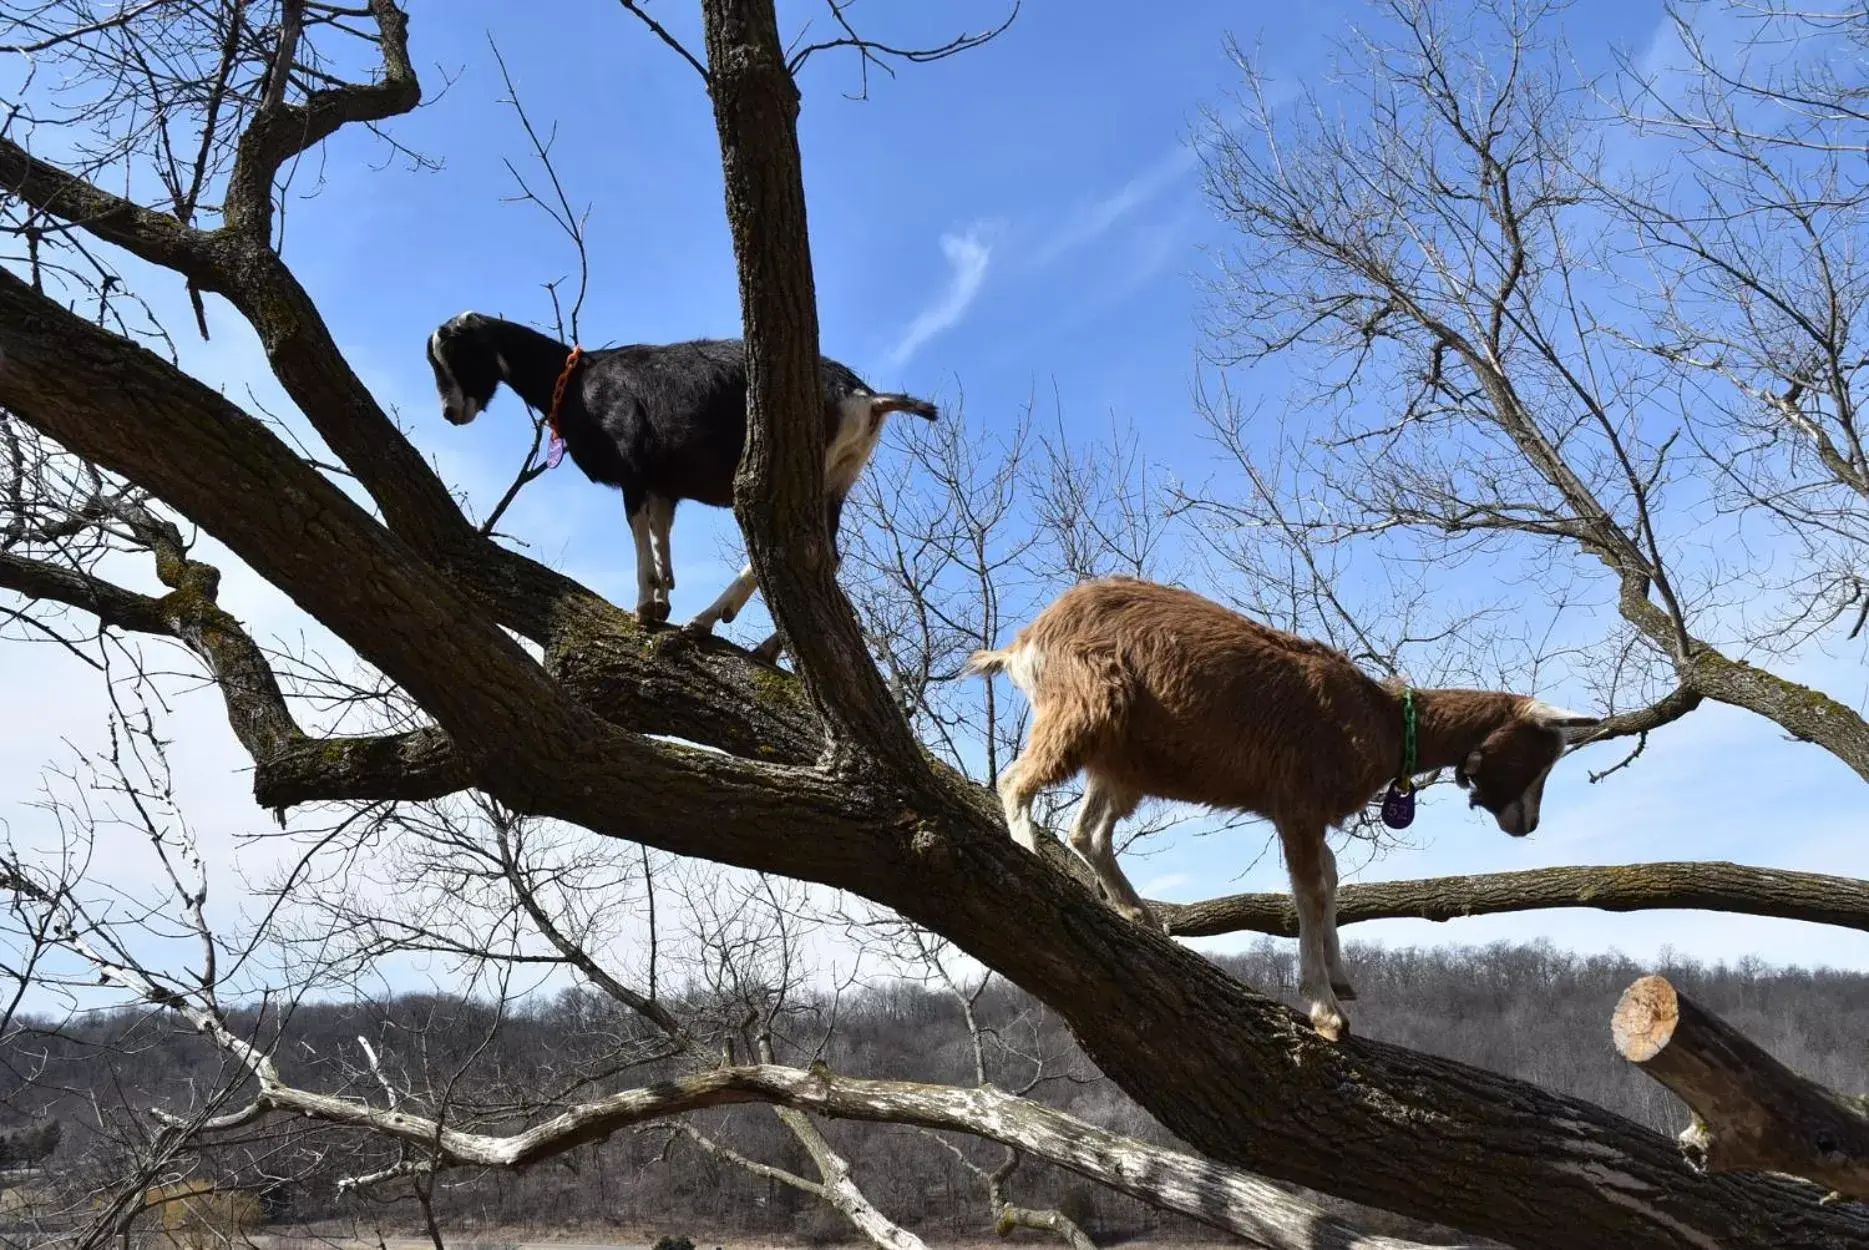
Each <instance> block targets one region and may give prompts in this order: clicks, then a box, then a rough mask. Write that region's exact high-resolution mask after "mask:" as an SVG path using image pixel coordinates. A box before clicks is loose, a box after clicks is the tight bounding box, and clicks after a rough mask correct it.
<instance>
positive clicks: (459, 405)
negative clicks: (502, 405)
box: [428, 312, 504, 425]
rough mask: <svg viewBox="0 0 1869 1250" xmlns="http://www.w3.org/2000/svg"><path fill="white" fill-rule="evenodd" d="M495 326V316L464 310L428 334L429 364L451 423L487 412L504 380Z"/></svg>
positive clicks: (468, 419)
mask: <svg viewBox="0 0 1869 1250" xmlns="http://www.w3.org/2000/svg"><path fill="white" fill-rule="evenodd" d="M492 328H493V320H492V318H490V317H483V316H482V315H481V314H479V313H476V312H464V313H462V314H461V315H460V316H458V317H450V318H449V319H448V320H446V321H444V322H442V323H441V327H440V328H439V329H437V330H436V331H435V332H434V333H433V334H431V335H429V336H428V366H429V368H431V369H433V370H434V371H435V392H436V393H437V394H438V395H440V396H441V415H442V416H443V417H445V418H447V420H448V422H449V423H450V424H451V425H466V424H467V423H468V422H469V421H472V420H473V419H474V418H475V417H477V416H479V415H480V414H481V413H482V412H484V411H485V410H486V407H487V404H488V402H489V401H490V400H492V398H493V392H494V391H496V390H498V389H499V388H500V382H501V381H502V380H503V379H504V372H503V369H502V367H501V363H500V356H499V352H498V351H497V350H496V349H495V347H494V346H493V343H492V342H491V335H490V333H489V331H490V330H491V329H492Z"/></svg>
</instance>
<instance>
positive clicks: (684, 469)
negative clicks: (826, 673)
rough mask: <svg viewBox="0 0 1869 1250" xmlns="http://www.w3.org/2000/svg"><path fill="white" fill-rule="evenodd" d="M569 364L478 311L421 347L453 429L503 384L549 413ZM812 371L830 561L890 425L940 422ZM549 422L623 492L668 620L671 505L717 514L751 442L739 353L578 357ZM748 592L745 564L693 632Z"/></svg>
mask: <svg viewBox="0 0 1869 1250" xmlns="http://www.w3.org/2000/svg"><path fill="white" fill-rule="evenodd" d="M570 357H571V349H570V348H567V347H566V346H565V345H564V344H563V343H560V342H558V341H556V340H555V339H553V338H551V337H550V336H549V335H545V334H540V333H539V332H538V331H537V330H533V329H530V328H528V327H526V326H522V325H519V324H518V323H516V322H512V321H502V320H500V319H499V318H497V317H488V316H484V315H482V314H480V313H474V312H465V313H462V314H461V315H460V316H458V317H454V318H452V319H450V320H449V321H447V322H445V323H443V325H442V326H441V327H440V328H439V329H437V330H436V331H435V332H434V334H432V335H430V336H429V340H428V363H429V365H430V366H431V367H432V368H433V369H434V371H435V389H436V390H437V391H438V392H439V393H440V395H441V415H442V416H444V417H446V418H447V419H448V421H450V422H451V423H453V424H454V425H466V424H467V423H468V422H469V421H472V420H473V419H474V418H475V417H477V416H479V415H480V413H481V412H482V411H484V410H485V409H486V407H487V404H488V403H489V402H490V401H491V400H492V399H493V393H494V392H495V391H497V390H498V389H499V388H500V383H502V382H504V383H506V384H507V385H508V386H510V387H512V388H513V390H514V391H515V392H517V393H518V395H519V397H520V398H521V399H523V400H524V401H525V402H526V403H528V404H530V405H531V406H532V407H534V408H536V409H538V410H539V411H540V412H545V413H550V412H551V409H552V399H553V390H554V388H555V386H556V385H557V384H558V382H559V380H560V378H561V377H562V376H564V375H565V374H566V373H567V368H568V365H569V363H570ZM820 375H821V377H822V378H823V386H824V452H825V454H824V478H825V505H826V518H825V519H826V523H827V525H828V527H829V530H830V538H831V548H832V551H833V553H835V552H836V549H837V529H838V524H839V521H840V519H841V517H842V514H843V506H844V497H845V496H846V495H848V494H849V493H850V488H851V487H852V486H854V485H855V484H856V481H857V477H858V476H859V475H860V474H861V473H862V472H863V468H864V466H865V465H867V464H868V463H869V460H870V456H871V455H872V454H873V453H874V452H875V450H876V444H877V441H878V440H879V439H880V438H881V437H882V431H883V421H884V419H885V418H886V417H887V416H888V415H889V414H890V413H892V412H912V413H915V414H916V415H917V416H921V417H926V418H928V419H929V420H931V421H932V420H934V418H935V415H936V414H935V407H934V405H933V404H930V403H927V402H926V401H923V400H919V399H914V398H911V397H910V396H907V395H895V394H879V393H877V392H875V391H872V390H871V389H870V388H869V387H868V386H866V385H865V384H864V383H863V380H862V379H861V378H859V377H857V375H856V374H855V373H853V372H852V371H851V370H850V369H849V368H847V367H845V366H844V365H841V364H839V363H837V362H836V361H835V360H830V359H828V358H823V359H821V364H820ZM557 427H558V432H559V433H560V434H561V435H562V436H563V438H564V444H565V449H566V450H567V451H569V452H570V453H571V458H572V459H573V460H575V461H576V462H577V466H578V468H580V469H582V470H584V476H586V477H588V478H590V479H591V481H593V482H602V483H604V484H605V485H608V486H614V487H616V488H617V489H618V490H620V491H622V492H623V510H624V512H625V514H626V515H627V516H628V517H629V526H630V532H631V533H632V534H633V535H634V536H635V539H636V612H637V615H638V616H639V617H640V618H642V619H643V620H644V621H656V622H660V621H664V620H667V619H668V594H669V591H671V590H673V589H674V588H675V569H674V564H673V561H672V560H671V558H670V554H669V530H670V528H671V526H672V525H673V524H674V520H675V505H676V504H678V503H680V502H681V501H682V500H684V499H692V500H695V501H696V502H698V503H705V504H711V505H713V506H715V507H720V508H725V507H730V506H732V503H733V477H734V473H735V471H736V470H737V469H738V468H739V465H740V452H741V449H742V448H743V447H744V446H745V444H746V348H745V344H744V343H742V342H741V341H740V340H738V339H695V340H692V341H690V342H686V343H668V344H644V343H638V344H631V345H629V346H625V347H611V348H603V349H600V350H596V351H589V352H584V353H583V354H582V357H581V359H580V360H579V361H578V362H577V366H576V368H575V369H572V370H570V376H569V379H568V381H567V382H566V385H565V389H564V399H563V402H562V403H561V405H560V407H559V409H558V413H557ZM753 589H754V579H753V570H752V566H751V565H748V566H747V567H746V568H744V569H742V570H741V571H740V575H739V576H738V577H736V578H734V580H733V582H732V583H731V584H730V585H729V586H728V587H727V589H726V590H724V591H722V592H721V595H720V597H719V598H718V599H716V600H715V601H714V603H713V604H712V605H711V606H710V607H708V608H707V610H706V611H704V612H702V613H701V614H700V615H698V616H696V617H695V618H694V620H693V621H692V622H690V624H691V626H692V627H694V628H698V629H702V630H711V629H713V627H714V625H715V624H716V623H717V622H719V621H731V620H732V619H733V618H734V617H735V616H736V615H738V614H739V612H740V609H742V608H744V607H745V606H746V602H747V600H748V599H750V598H752V597H753ZM778 648H779V639H778V635H777V634H774V635H773V636H772V637H771V638H768V639H767V640H766V641H765V642H764V643H762V644H761V645H760V647H759V653H760V654H761V655H763V656H764V657H765V658H767V659H771V658H773V657H775V656H776V655H777V654H778Z"/></svg>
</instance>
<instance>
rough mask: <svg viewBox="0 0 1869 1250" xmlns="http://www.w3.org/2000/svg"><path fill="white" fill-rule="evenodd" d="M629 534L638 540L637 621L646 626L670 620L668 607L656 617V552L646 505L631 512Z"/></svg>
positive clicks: (665, 605)
mask: <svg viewBox="0 0 1869 1250" xmlns="http://www.w3.org/2000/svg"><path fill="white" fill-rule="evenodd" d="M628 516H629V532H630V535H631V537H633V538H634V539H635V540H636V619H637V620H639V621H641V622H643V623H644V624H645V625H647V624H654V623H656V622H660V621H664V620H667V619H668V605H667V604H666V603H664V604H662V605H661V608H662V615H660V616H657V615H656V606H657V605H656V598H655V583H656V577H655V552H654V550H653V549H652V548H651V546H650V542H649V507H648V505H647V504H646V503H645V504H643V505H641V506H639V507H637V508H636V510H635V511H634V512H629V513H628Z"/></svg>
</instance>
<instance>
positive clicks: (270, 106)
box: [221, 0, 422, 247]
mask: <svg viewBox="0 0 1869 1250" xmlns="http://www.w3.org/2000/svg"><path fill="white" fill-rule="evenodd" d="M286 7H287V27H288V30H287V31H286V32H285V33H282V34H281V36H280V48H279V54H278V59H277V60H276V61H275V62H274V67H273V69H274V75H275V77H274V79H273V82H272V90H271V91H270V92H269V93H268V94H267V97H266V99H265V101H264V102H263V103H262V104H261V107H260V109H259V112H257V113H256V114H255V115H254V117H253V121H252V123H251V124H250V125H248V127H247V129H246V133H245V134H243V135H241V136H240V144H239V147H238V149H237V150H236V155H235V157H234V168H233V172H232V173H231V174H230V175H229V177H228V181H227V197H226V203H225V204H224V205H223V207H222V210H221V211H222V216H223V218H224V219H225V220H226V222H227V228H228V229H229V230H230V231H232V232H234V233H236V234H240V235H244V236H245V237H246V238H247V239H248V240H249V241H250V242H252V243H256V244H259V245H262V246H267V247H270V246H271V243H272V228H273V182H274V180H275V179H277V178H278V176H279V169H280V167H281V166H283V165H284V164H285V163H286V162H287V161H289V160H291V159H292V158H293V157H294V156H297V155H298V154H299V153H301V152H308V151H310V150H311V149H312V148H315V147H317V146H318V145H319V144H320V143H323V142H324V141H325V140H326V139H328V138H330V137H331V136H332V135H334V134H336V133H337V132H338V131H339V130H340V129H342V128H343V127H344V126H346V125H348V124H350V123H351V122H377V121H382V120H384V119H385V118H390V117H394V116H396V115H397V114H399V113H407V112H408V111H409V110H410V109H413V108H414V107H415V106H416V105H417V104H420V103H421V101H422V85H421V83H420V82H419V81H418V80H417V78H416V76H415V67H414V66H413V65H411V64H410V62H409V16H408V14H406V13H404V12H403V11H402V10H401V9H399V8H397V7H396V6H395V4H394V3H392V0H369V7H370V14H371V16H372V17H373V18H374V19H375V21H376V28H377V34H378V41H379V43H380V45H381V47H382V49H383V61H382V66H381V78H380V79H379V80H378V81H377V82H373V83H350V84H346V85H344V86H341V87H333V88H329V89H327V90H324V91H314V92H312V93H311V95H310V96H309V97H308V98H307V99H306V100H305V102H304V103H303V104H287V103H285V82H284V79H285V77H286V75H287V73H289V72H290V69H291V64H292V55H293V51H294V45H296V42H297V40H296V38H295V37H294V36H293V34H292V32H291V30H290V27H291V25H292V22H291V14H292V12H293V8H294V6H293V5H292V4H291V3H288V4H287V6H286ZM297 8H298V9H299V10H302V9H303V5H302V3H301V4H299V5H298V6H297ZM280 62H284V70H283V72H282V70H281V67H280Z"/></svg>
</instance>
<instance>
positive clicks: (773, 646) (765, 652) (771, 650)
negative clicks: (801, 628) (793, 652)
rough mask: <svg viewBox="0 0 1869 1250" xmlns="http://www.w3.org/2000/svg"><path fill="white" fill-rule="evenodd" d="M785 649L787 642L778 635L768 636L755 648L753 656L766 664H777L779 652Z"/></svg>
mask: <svg viewBox="0 0 1869 1250" xmlns="http://www.w3.org/2000/svg"><path fill="white" fill-rule="evenodd" d="M784 649H785V644H784V643H783V642H782V641H780V640H779V639H778V638H777V637H773V638H768V639H766V641H764V642H762V643H760V644H759V645H758V646H757V647H754V648H753V658H754V659H755V660H759V661H760V662H762V663H765V664H777V663H778V662H779V652H780V651H782V650H784Z"/></svg>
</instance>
